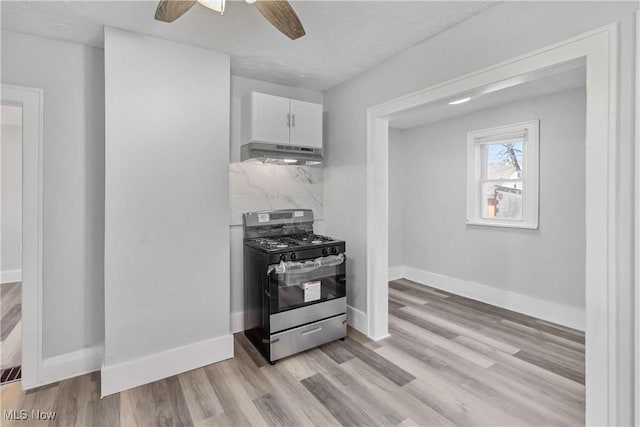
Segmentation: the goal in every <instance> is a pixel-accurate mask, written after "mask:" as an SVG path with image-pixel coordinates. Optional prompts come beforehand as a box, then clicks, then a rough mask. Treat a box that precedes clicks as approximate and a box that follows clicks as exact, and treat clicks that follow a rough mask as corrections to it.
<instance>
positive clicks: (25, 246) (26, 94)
mask: <svg viewBox="0 0 640 427" xmlns="http://www.w3.org/2000/svg"><path fill="white" fill-rule="evenodd" d="M0 101H1V102H0V104H1V105H2V108H3V110H4V108H5V107H6V108H7V110H6V111H7V114H9V115H11V114H13V115H14V116H16V117H20V119H17V118H16V119H14V122H16V121H18V120H19V121H18V123H20V132H18V133H19V135H20V136H21V147H20V148H19V149H17V151H18V152H21V157H22V158H21V166H20V165H15V164H12V165H11V167H8V169H10V170H12V173H13V172H15V170H16V169H18V170H20V173H21V180H20V182H21V191H19V190H16V188H12V190H11V193H12V194H13V195H14V197H13V198H14V199H15V200H20V209H19V211H20V215H19V225H16V224H15V222H14V223H12V224H13V225H11V227H12V230H11V233H9V232H6V231H5V224H4V219H5V218H4V216H5V212H4V206H3V207H2V216H3V224H2V250H3V251H4V250H5V243H6V245H7V248H9V249H12V248H13V249H14V256H16V254H17V253H19V255H20V258H19V261H17V262H18V264H17V265H21V267H19V268H13V269H12V270H8V269H7V270H5V267H4V265H3V266H2V270H3V280H2V282H3V284H0V287H2V288H0V291H1V292H2V297H3V299H2V307H1V310H2V316H3V318H2V320H3V324H2V328H1V329H2V330H1V331H0V332H1V333H2V337H3V340H2V341H3V343H2V351H3V354H2V356H3V368H4V359H5V353H4V351H5V348H4V347H5V345H4V344H5V342H4V341H6V340H5V334H6V338H7V340H9V341H7V343H6V344H7V360H8V362H7V363H10V364H16V363H18V362H19V363H18V365H19V366H20V368H19V370H17V371H15V370H12V371H9V372H8V373H6V374H3V375H6V377H7V378H8V377H9V376H13V377H15V376H17V374H18V373H19V374H20V376H21V386H22V389H24V390H27V389H29V388H33V387H35V386H37V385H39V384H40V381H39V373H40V369H41V365H42V304H43V302H42V232H43V225H42V187H43V182H42V153H43V149H42V147H43V142H44V138H43V130H44V91H43V90H42V89H37V88H28V87H21V86H11V85H4V84H3V85H2V93H1V97H0ZM2 112H3V113H4V112H5V111H2ZM3 116H4V114H3ZM4 118H5V117H3V119H4ZM15 133H16V131H15V129H14V134H15ZM10 134H11V132H10V131H8V133H6V134H5V130H4V128H3V132H2V138H3V140H2V153H1V154H2V163H3V164H2V167H3V171H2V179H3V183H2V193H3V194H2V202H3V204H4V202H5V200H4V199H5V194H4V193H5V182H4V179H5V176H4V175H5V170H4V169H5V164H4V163H5V162H4V160H5V159H4V157H5V140H4V139H5V136H7V137H8V138H9V139H11V138H12V137H11V136H10ZM17 139H18V138H16V137H15V135H14V136H13V141H14V142H13V143H12V144H11V146H12V147H11V148H12V149H9V148H8V147H9V146H7V149H8V150H9V151H10V152H12V153H13V152H14V151H16V150H15V148H16V147H15V146H14V145H15V144H16V143H15V141H16V140H17ZM9 151H6V153H7V154H8V153H9ZM7 192H9V190H7ZM16 192H17V194H16ZM20 196H21V197H20ZM12 209H13V212H14V213H13V214H12V215H14V216H15V215H16V214H15V212H16V211H18V208H17V207H16V206H15V202H12ZM16 227H18V229H17V230H16V229H15V228H16ZM9 235H12V236H15V235H19V236H20V239H19V243H16V240H15V239H13V238H10V237H9ZM16 245H17V246H18V248H16ZM3 255H4V254H3ZM14 261H15V260H14ZM3 262H4V261H3ZM15 270H18V272H16V271H15ZM5 271H7V272H10V273H9V274H8V277H6V278H5ZM18 273H19V276H18ZM12 275H13V276H12ZM5 281H6V282H7V283H12V285H8V287H6V288H5V286H7V285H6V284H4V282H5ZM5 295H8V297H7V298H6V300H5V298H4V297H5ZM5 309H6V311H5ZM5 316H6V318H5ZM5 320H8V321H7V324H6V325H5V323H4V321H5ZM10 325H13V327H11V328H10V327H9V326H10ZM19 331H21V332H22V334H20V333H19ZM12 334H13V335H12ZM16 334H17V335H16ZM20 335H21V338H22V339H21V340H20V339H19V338H20ZM20 341H21V342H20ZM9 348H11V350H9ZM9 354H11V357H8V356H9ZM11 368H15V366H11ZM5 379H6V378H3V381H4V380H5Z"/></svg>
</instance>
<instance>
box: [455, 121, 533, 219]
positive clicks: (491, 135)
mask: <svg viewBox="0 0 640 427" xmlns="http://www.w3.org/2000/svg"><path fill="white" fill-rule="evenodd" d="M539 127H540V121H539V120H531V121H527V122H520V123H514V124H509V125H504V126H496V127H492V128H488V129H479V130H473V131H469V132H467V218H466V223H467V224H468V225H482V226H490V227H506V228H524V229H531V230H537V229H538V226H539V223H538V219H539V218H538V217H539V213H538V212H539V211H538V205H539V175H540V169H539V168H540V161H539V157H540V153H539V150H540V140H539V139H540V138H539ZM517 133H526V135H527V138H526V140H524V141H523V144H522V176H521V177H520V178H519V179H517V180H510V179H502V180H494V179H486V177H485V172H486V165H485V163H486V161H485V150H483V148H484V146H485V145H489V144H496V143H500V142H504V141H507V140H508V139H505V138H504V136H505V135H514V134H517ZM517 140H519V139H513V141H514V142H515V141H517ZM509 181H513V182H516V181H517V182H522V219H506V218H486V217H485V216H484V215H483V214H482V212H483V210H482V209H483V208H485V209H486V206H483V200H484V199H483V197H482V186H483V184H484V183H485V182H509Z"/></svg>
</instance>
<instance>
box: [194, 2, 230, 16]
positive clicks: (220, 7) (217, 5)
mask: <svg viewBox="0 0 640 427" xmlns="http://www.w3.org/2000/svg"><path fill="white" fill-rule="evenodd" d="M198 3H200V4H201V5H203V6H206V7H208V8H209V9H212V10H215V11H216V12H220V15H224V7H225V3H226V0H198Z"/></svg>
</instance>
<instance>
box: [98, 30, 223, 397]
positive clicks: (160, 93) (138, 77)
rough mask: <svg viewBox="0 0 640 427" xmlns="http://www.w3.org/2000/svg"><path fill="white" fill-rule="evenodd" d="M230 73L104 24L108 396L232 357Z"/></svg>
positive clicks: (197, 55) (185, 49) (202, 57)
mask: <svg viewBox="0 0 640 427" xmlns="http://www.w3.org/2000/svg"><path fill="white" fill-rule="evenodd" d="M229 70H230V65H229V56H228V55H223V54H218V53H216V52H212V51H210V50H205V49H200V48H195V47H190V46H186V45H182V44H179V43H174V42H169V41H165V40H161V39H158V38H154V37H151V36H145V35H140V34H135V33H129V32H126V31H121V30H116V29H113V28H106V29H105V81H106V85H105V87H106V100H105V102H106V144H105V148H106V150H105V151H106V156H105V157H106V159H105V160H106V161H105V165H106V167H105V181H106V186H105V187H106V200H105V360H104V367H103V370H102V393H103V395H104V394H110V393H113V392H117V391H119V390H121V389H124V388H129V387H133V386H136V385H138V384H141V383H145V382H150V381H154V380H156V379H159V378H163V377H166V376H170V375H174V374H176V373H179V372H182V371H186V370H190V369H194V368H196V367H198V366H202V365H205V364H209V363H213V362H216V361H218V360H221V359H223V358H227V357H231V356H232V355H233V339H232V337H231V335H230V334H229V328H230V324H229V184H228V182H229V181H228V177H229V174H228V159H229V93H230V74H229V72H230V71H229Z"/></svg>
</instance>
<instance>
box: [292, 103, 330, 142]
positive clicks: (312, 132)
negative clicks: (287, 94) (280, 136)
mask: <svg viewBox="0 0 640 427" xmlns="http://www.w3.org/2000/svg"><path fill="white" fill-rule="evenodd" d="M291 114H292V116H291V144H293V145H300V146H303V147H313V148H322V105H321V104H313V103H311V102H304V101H298V100H295V99H292V100H291Z"/></svg>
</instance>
